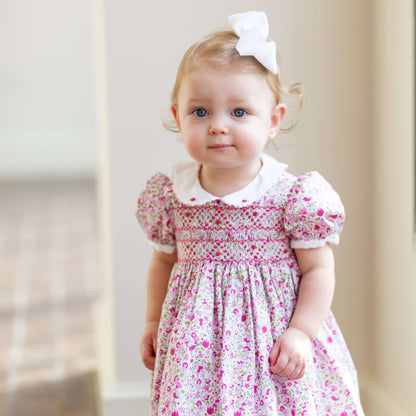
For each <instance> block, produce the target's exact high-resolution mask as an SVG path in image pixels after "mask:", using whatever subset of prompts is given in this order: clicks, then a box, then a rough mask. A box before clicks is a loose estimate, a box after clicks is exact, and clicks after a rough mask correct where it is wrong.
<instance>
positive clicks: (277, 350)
mask: <svg viewBox="0 0 416 416" xmlns="http://www.w3.org/2000/svg"><path fill="white" fill-rule="evenodd" d="M279 354H280V342H279V341H277V342H276V343H275V344H274V347H273V349H272V351H271V353H270V357H269V362H270V367H273V366H274V365H275V364H276V361H277V357H278V356H279Z"/></svg>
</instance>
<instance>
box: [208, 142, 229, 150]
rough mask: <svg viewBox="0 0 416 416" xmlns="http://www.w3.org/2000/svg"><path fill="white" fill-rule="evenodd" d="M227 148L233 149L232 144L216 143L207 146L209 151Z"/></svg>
mask: <svg viewBox="0 0 416 416" xmlns="http://www.w3.org/2000/svg"><path fill="white" fill-rule="evenodd" d="M227 147H234V146H233V145H232V144H226V143H217V144H213V145H211V146H208V148H209V149H224V148H227Z"/></svg>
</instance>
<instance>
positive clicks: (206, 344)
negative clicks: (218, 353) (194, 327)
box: [202, 340, 209, 348]
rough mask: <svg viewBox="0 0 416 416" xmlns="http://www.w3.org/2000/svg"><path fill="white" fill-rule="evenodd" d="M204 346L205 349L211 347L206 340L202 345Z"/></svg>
mask: <svg viewBox="0 0 416 416" xmlns="http://www.w3.org/2000/svg"><path fill="white" fill-rule="evenodd" d="M202 345H203V347H204V348H208V347H209V342H208V341H207V340H205V341H204V342H203V343H202Z"/></svg>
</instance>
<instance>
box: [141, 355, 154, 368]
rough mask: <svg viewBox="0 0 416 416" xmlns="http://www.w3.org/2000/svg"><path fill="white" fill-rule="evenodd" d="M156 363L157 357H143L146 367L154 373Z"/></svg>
mask: <svg viewBox="0 0 416 416" xmlns="http://www.w3.org/2000/svg"><path fill="white" fill-rule="evenodd" d="M155 362H156V358H155V357H149V356H146V357H143V364H144V366H145V367H146V368H147V369H149V370H151V371H154V369H155Z"/></svg>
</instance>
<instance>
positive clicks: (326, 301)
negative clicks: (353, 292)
mask: <svg viewBox="0 0 416 416" xmlns="http://www.w3.org/2000/svg"><path fill="white" fill-rule="evenodd" d="M295 252H296V257H297V262H298V265H299V269H300V271H301V273H302V280H301V282H300V287H299V296H298V299H297V304H296V309H295V312H294V314H293V317H292V320H291V322H290V325H289V328H288V329H287V330H286V331H285V332H284V333H283V334H282V336H281V337H280V338H279V339H278V340H277V342H276V344H275V345H274V347H273V349H272V352H271V353H270V370H271V371H272V372H273V373H276V374H278V375H280V376H282V377H286V378H290V379H299V378H301V377H303V376H304V375H305V372H306V368H307V366H308V364H309V360H310V352H311V342H312V341H313V340H314V339H315V337H316V334H317V333H318V331H319V329H320V328H321V326H322V323H323V321H324V319H325V318H326V316H327V315H328V312H329V308H330V306H331V302H332V297H333V293H334V287H335V275H334V257H333V254H332V249H331V247H330V246H329V245H328V244H327V245H325V246H324V247H320V248H311V249H297V250H296V251H295Z"/></svg>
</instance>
